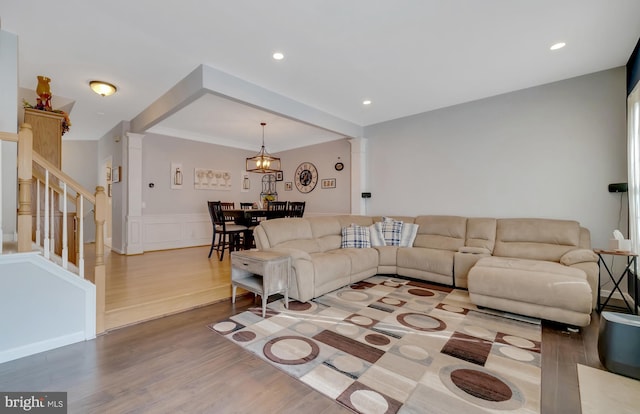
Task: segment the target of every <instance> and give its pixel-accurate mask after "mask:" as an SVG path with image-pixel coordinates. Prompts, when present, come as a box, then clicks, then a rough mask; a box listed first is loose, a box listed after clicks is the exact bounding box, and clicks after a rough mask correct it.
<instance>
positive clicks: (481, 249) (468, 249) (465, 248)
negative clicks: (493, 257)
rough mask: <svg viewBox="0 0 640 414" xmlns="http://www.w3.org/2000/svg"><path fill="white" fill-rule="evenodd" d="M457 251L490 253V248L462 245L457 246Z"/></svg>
mask: <svg viewBox="0 0 640 414" xmlns="http://www.w3.org/2000/svg"><path fill="white" fill-rule="evenodd" d="M458 253H469V254H491V250H489V249H487V248H485V247H472V246H462V247H460V248H458Z"/></svg>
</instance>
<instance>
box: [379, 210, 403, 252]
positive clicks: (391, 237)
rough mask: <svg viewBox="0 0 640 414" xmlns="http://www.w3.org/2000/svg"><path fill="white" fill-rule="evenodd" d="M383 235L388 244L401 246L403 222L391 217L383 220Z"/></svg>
mask: <svg viewBox="0 0 640 414" xmlns="http://www.w3.org/2000/svg"><path fill="white" fill-rule="evenodd" d="M382 235H383V237H384V244H385V245H386V246H399V245H400V236H401V235H402V222H401V221H398V220H394V219H392V218H390V217H384V218H383V220H382Z"/></svg>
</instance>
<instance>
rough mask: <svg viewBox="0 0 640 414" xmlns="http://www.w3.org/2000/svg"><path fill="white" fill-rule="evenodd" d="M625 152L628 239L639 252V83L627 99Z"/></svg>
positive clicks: (635, 250) (634, 249)
mask: <svg viewBox="0 0 640 414" xmlns="http://www.w3.org/2000/svg"><path fill="white" fill-rule="evenodd" d="M627 111H628V112H627V122H628V128H629V129H628V133H627V152H628V163H629V238H630V239H631V245H632V250H633V251H634V252H636V253H638V252H640V83H638V84H637V85H636V87H635V88H634V89H633V91H632V92H631V94H630V95H629V97H628V98H627Z"/></svg>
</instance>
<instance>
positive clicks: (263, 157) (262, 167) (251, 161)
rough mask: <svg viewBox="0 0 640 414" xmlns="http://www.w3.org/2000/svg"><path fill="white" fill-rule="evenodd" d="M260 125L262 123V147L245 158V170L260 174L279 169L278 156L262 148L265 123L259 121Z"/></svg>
mask: <svg viewBox="0 0 640 414" xmlns="http://www.w3.org/2000/svg"><path fill="white" fill-rule="evenodd" d="M260 125H262V148H260V152H258V153H257V154H256V155H254V156H253V157H251V158H247V161H246V165H245V170H247V171H249V172H255V173H261V174H267V173H275V172H278V171H281V170H282V168H280V158H278V157H274V156H273V155H271V154H269V153H268V152H267V150H265V149H264V127H265V125H267V123H266V122H260Z"/></svg>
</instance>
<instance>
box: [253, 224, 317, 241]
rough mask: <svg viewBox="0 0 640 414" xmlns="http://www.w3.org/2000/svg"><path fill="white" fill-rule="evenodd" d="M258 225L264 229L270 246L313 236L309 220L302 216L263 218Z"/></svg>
mask: <svg viewBox="0 0 640 414" xmlns="http://www.w3.org/2000/svg"><path fill="white" fill-rule="evenodd" d="M260 226H261V227H262V229H263V230H264V232H265V234H266V236H267V239H268V240H269V245H270V246H271V247H276V246H277V245H279V244H280V243H284V242H287V241H292V240H293V241H295V240H305V239H307V240H308V239H312V238H313V234H312V233H311V225H310V224H309V221H308V220H306V219H302V218H281V219H273V220H263V221H262V222H261V223H260Z"/></svg>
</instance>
